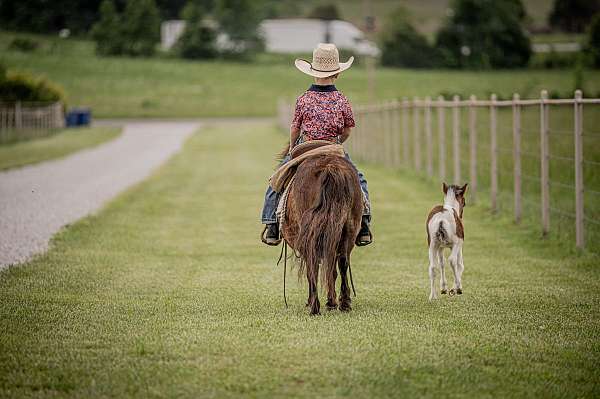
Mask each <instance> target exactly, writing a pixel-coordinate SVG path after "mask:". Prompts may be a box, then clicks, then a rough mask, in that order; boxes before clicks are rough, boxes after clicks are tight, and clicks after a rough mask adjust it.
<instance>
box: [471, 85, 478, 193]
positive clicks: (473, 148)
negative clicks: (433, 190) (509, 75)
mask: <svg viewBox="0 0 600 399" xmlns="http://www.w3.org/2000/svg"><path fill="white" fill-rule="evenodd" d="M475 101H477V98H476V97H475V96H474V95H471V98H470V101H469V145H470V150H471V151H470V157H469V158H470V159H469V170H470V173H469V180H470V182H469V186H470V187H469V191H470V192H471V201H472V202H473V203H476V201H477V128H476V124H477V109H476V108H475Z"/></svg>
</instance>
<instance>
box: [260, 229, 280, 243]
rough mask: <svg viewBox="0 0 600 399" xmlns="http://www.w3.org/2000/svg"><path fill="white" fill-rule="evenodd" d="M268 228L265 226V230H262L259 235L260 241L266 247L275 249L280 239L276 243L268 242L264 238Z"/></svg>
mask: <svg viewBox="0 0 600 399" xmlns="http://www.w3.org/2000/svg"><path fill="white" fill-rule="evenodd" d="M268 228H269V226H267V225H265V228H264V229H263V231H262V233H260V240H261V241H262V242H263V243H264V244H267V245H270V246H273V247H276V246H277V245H279V244H280V243H281V238H280V239H279V240H277V241H276V242H268V241H267V238H266V237H265V233H266V232H267V229H268Z"/></svg>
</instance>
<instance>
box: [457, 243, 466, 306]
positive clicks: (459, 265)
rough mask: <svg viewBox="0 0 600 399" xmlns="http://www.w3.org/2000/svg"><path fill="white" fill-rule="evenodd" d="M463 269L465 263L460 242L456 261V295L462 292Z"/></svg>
mask: <svg viewBox="0 0 600 399" xmlns="http://www.w3.org/2000/svg"><path fill="white" fill-rule="evenodd" d="M464 270H465V264H464V263H463V253H462V243H460V244H459V250H458V262H457V271H456V272H457V274H458V286H457V288H456V293H457V294H458V295H460V294H462V274H463V271H464Z"/></svg>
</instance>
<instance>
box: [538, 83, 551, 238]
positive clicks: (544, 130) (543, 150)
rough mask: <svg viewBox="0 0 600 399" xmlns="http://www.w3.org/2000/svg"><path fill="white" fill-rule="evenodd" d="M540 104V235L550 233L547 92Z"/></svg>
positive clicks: (543, 92) (543, 91)
mask: <svg viewBox="0 0 600 399" xmlns="http://www.w3.org/2000/svg"><path fill="white" fill-rule="evenodd" d="M541 97H542V101H541V104H540V162H541V165H540V184H541V186H540V192H541V196H542V206H541V208H542V209H541V210H542V234H543V235H547V234H548V232H549V231H550V181H549V180H550V177H549V174H550V170H549V162H548V161H549V158H548V156H549V143H548V139H549V137H548V133H549V127H548V119H549V118H548V113H549V110H550V109H549V106H548V103H547V100H548V92H547V91H546V90H542V94H541Z"/></svg>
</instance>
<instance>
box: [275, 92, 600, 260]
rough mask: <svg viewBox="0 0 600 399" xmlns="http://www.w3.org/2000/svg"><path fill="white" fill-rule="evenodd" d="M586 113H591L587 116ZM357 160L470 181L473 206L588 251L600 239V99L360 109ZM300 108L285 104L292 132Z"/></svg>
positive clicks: (405, 102)
mask: <svg viewBox="0 0 600 399" xmlns="http://www.w3.org/2000/svg"><path fill="white" fill-rule="evenodd" d="M584 109H585V113H584ZM354 111H355V118H356V122H357V125H356V129H354V131H353V132H352V135H351V137H350V139H349V140H348V142H347V144H346V146H347V148H348V150H349V152H350V153H351V154H352V157H353V158H355V159H357V160H361V161H366V162H373V163H377V164H381V165H385V166H388V167H392V168H405V169H412V170H414V171H416V172H418V173H420V174H422V175H424V176H427V177H429V178H431V179H436V180H437V179H439V180H442V181H447V180H448V179H451V181H453V182H454V183H456V184H459V183H464V182H465V181H468V182H469V186H470V191H469V193H470V194H469V196H470V201H471V202H481V201H489V206H490V209H491V211H492V212H494V213H496V212H500V211H504V212H512V214H513V218H514V220H515V222H517V223H520V222H521V221H522V219H523V218H525V217H527V218H528V219H532V220H535V222H536V223H538V224H539V226H540V228H541V232H542V234H543V235H547V234H548V233H549V232H550V231H551V228H552V229H553V230H557V231H558V230H561V231H560V232H562V230H565V231H567V232H568V233H570V232H572V233H573V234H572V235H571V234H568V235H567V237H569V239H572V238H571V236H572V237H573V239H574V241H575V245H576V247H578V248H584V247H585V246H586V242H587V243H590V242H596V241H598V240H597V239H598V238H600V173H599V172H600V169H599V168H598V167H599V166H600V99H590V98H583V97H582V93H581V91H576V92H575V95H574V98H572V99H550V98H548V93H547V92H546V91H542V92H541V96H540V98H538V99H521V98H520V96H519V95H518V94H515V95H514V96H513V98H512V99H511V100H499V99H498V98H497V97H496V95H492V96H491V98H490V99H489V100H479V99H477V98H476V97H475V96H471V97H470V98H469V99H461V98H459V97H458V96H454V98H452V99H451V100H447V99H445V98H443V97H438V98H437V99H431V98H429V97H427V98H425V99H419V98H414V99H412V100H409V99H406V98H404V99H402V100H392V101H386V102H382V103H378V104H371V105H362V106H358V107H355V110H354ZM292 112H293V109H292V107H291V106H290V104H288V103H285V102H282V101H280V102H279V104H278V117H279V123H280V124H281V125H282V126H285V127H286V128H288V127H289V122H290V120H291V115H292Z"/></svg>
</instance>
